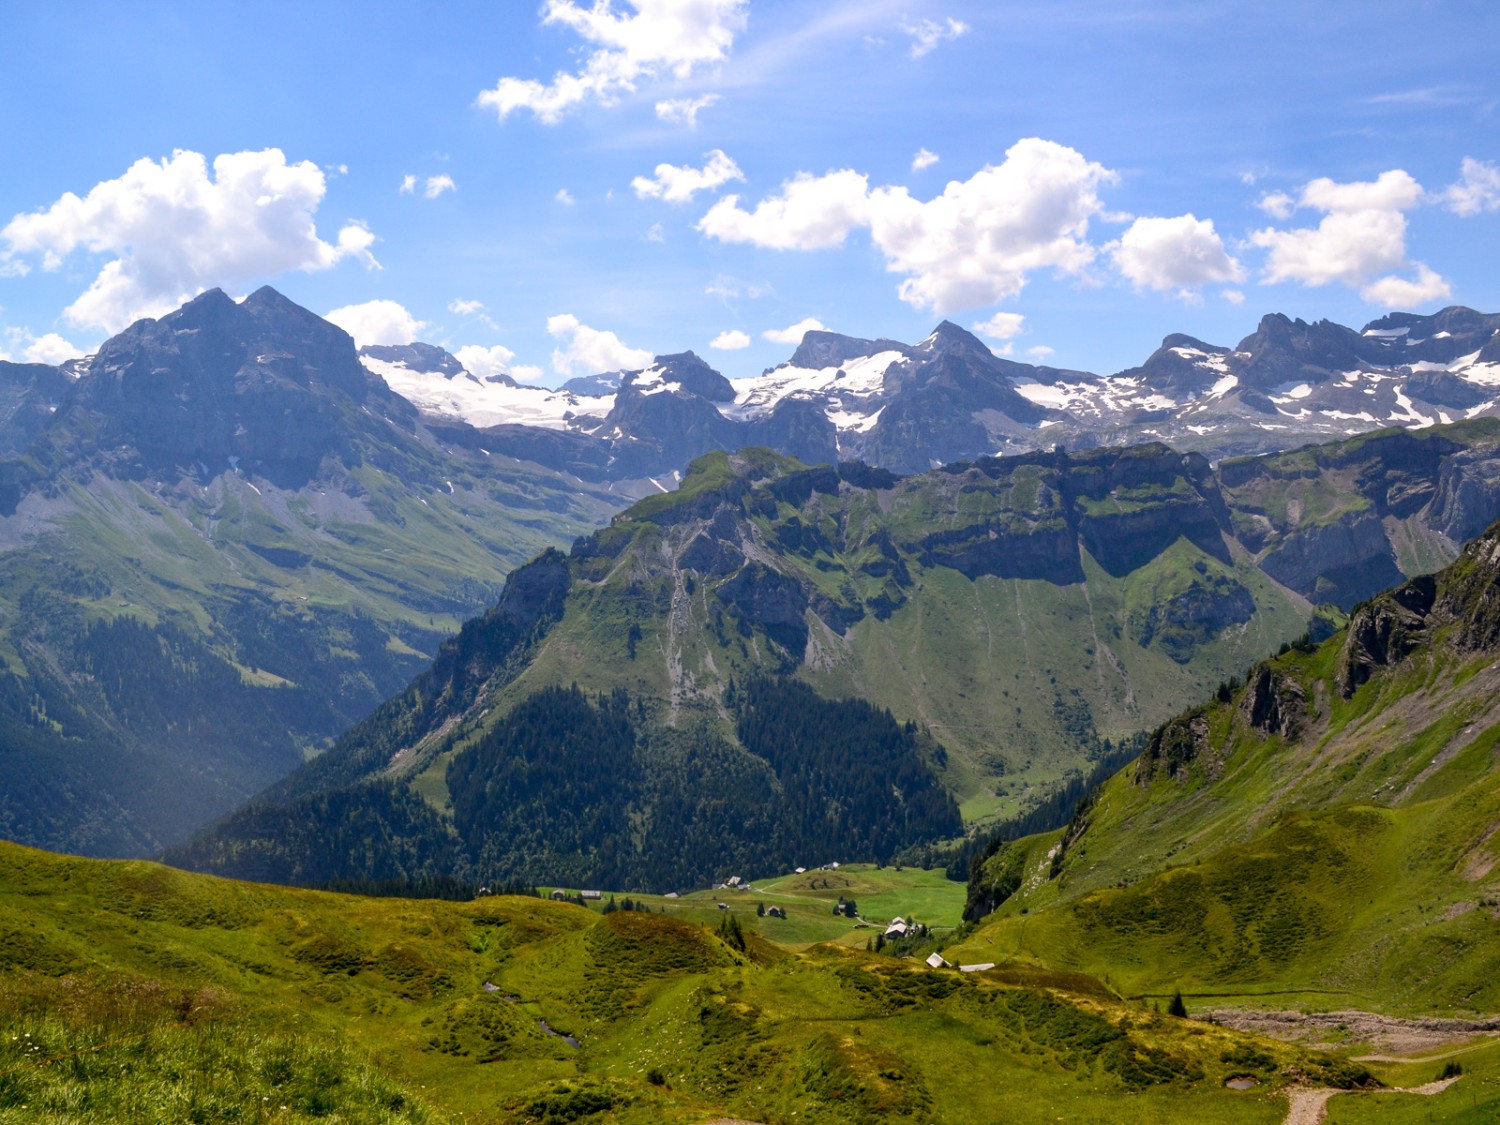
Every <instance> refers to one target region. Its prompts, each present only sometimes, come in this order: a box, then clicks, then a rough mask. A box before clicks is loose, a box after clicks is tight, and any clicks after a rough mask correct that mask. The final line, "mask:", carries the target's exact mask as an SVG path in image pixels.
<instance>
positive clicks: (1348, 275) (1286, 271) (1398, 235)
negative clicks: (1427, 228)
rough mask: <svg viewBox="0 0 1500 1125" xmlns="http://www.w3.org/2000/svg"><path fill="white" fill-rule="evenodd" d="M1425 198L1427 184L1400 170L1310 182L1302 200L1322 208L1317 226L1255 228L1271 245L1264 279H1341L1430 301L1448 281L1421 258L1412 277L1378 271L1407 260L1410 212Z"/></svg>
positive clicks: (1370, 293) (1259, 241)
mask: <svg viewBox="0 0 1500 1125" xmlns="http://www.w3.org/2000/svg"><path fill="white" fill-rule="evenodd" d="M1422 198H1423V192H1422V185H1421V184H1419V183H1417V181H1416V180H1414V179H1413V178H1412V177H1411V176H1410V175H1409V174H1408V173H1406V172H1404V171H1402V170H1401V169H1399V168H1394V169H1392V170H1390V171H1388V172H1382V173H1381V174H1380V175H1379V176H1378V177H1377V178H1376V179H1374V180H1368V181H1356V182H1353V183H1337V182H1335V181H1334V180H1331V179H1328V178H1327V177H1322V178H1320V179H1316V180H1313V181H1312V182H1311V183H1309V184H1307V185H1306V186H1305V187H1304V188H1303V189H1302V193H1301V196H1300V197H1299V198H1298V200H1297V206H1298V207H1306V208H1311V209H1314V210H1318V211H1322V212H1323V213H1324V214H1323V218H1322V220H1321V221H1320V222H1319V223H1318V225H1317V226H1316V227H1301V228H1297V229H1293V230H1276V229H1274V228H1269V227H1268V228H1266V229H1264V230H1258V231H1255V232H1254V233H1252V234H1251V236H1250V242H1251V244H1252V245H1255V246H1259V247H1261V248H1263V249H1265V250H1266V251H1268V256H1267V262H1266V268H1265V274H1264V278H1263V280H1265V281H1266V282H1268V283H1270V282H1277V281H1296V282H1300V283H1301V284H1303V285H1309V286H1319V285H1327V284H1329V283H1330V282H1335V281H1337V282H1341V283H1343V284H1345V285H1348V286H1350V287H1351V288H1354V289H1358V290H1359V291H1360V295H1361V296H1362V297H1364V299H1365V300H1367V301H1370V302H1371V303H1374V304H1390V303H1391V301H1390V298H1392V297H1396V296H1403V297H1407V298H1411V297H1413V296H1414V295H1420V298H1421V300H1432V299H1434V298H1436V297H1439V296H1444V295H1446V293H1447V290H1448V283H1447V282H1446V281H1444V280H1443V279H1442V278H1441V277H1439V276H1438V275H1437V274H1436V273H1434V272H1433V271H1431V270H1429V269H1428V268H1427V267H1426V266H1424V265H1422V264H1421V263H1420V262H1417V263H1412V264H1414V265H1416V267H1417V271H1418V274H1417V278H1416V280H1414V281H1410V280H1404V279H1402V278H1401V277H1399V276H1397V275H1395V274H1389V275H1387V276H1385V277H1377V275H1378V274H1381V273H1383V272H1384V271H1386V270H1397V269H1401V268H1403V267H1405V266H1406V265H1407V261H1406V214H1405V212H1407V211H1410V210H1412V209H1413V208H1415V207H1417V206H1419V205H1420V204H1421V202H1422ZM1409 303H1420V300H1411V301H1410V302H1409Z"/></svg>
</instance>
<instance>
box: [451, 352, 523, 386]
mask: <svg viewBox="0 0 1500 1125" xmlns="http://www.w3.org/2000/svg"><path fill="white" fill-rule="evenodd" d="M453 358H454V359H456V360H458V362H459V363H461V364H463V365H464V370H465V371H467V372H468V373H469V374H470V375H477V376H479V378H481V379H488V378H489V377H490V376H491V375H509V374H510V373H511V361H512V360H514V359H515V358H516V353H515V352H513V351H511V350H510V349H509V348H507V347H506V346H505V345H504V344H496V345H494V346H493V347H488V348H486V347H483V346H482V345H479V344H465V345H464V346H463V347H461V348H459V349H458V351H456V352H454V353H453Z"/></svg>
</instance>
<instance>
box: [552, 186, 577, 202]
mask: <svg viewBox="0 0 1500 1125" xmlns="http://www.w3.org/2000/svg"><path fill="white" fill-rule="evenodd" d="M552 198H553V199H555V200H557V201H558V202H559V203H561V204H562V205H563V206H564V207H571V206H573V204H575V203H577V202H578V200H576V199H574V198H573V193H572V192H571V191H569V190H568V189H567V188H565V187H563V188H558V189H557V194H556V195H554V196H553V197H552Z"/></svg>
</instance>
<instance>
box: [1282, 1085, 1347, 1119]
mask: <svg viewBox="0 0 1500 1125" xmlns="http://www.w3.org/2000/svg"><path fill="white" fill-rule="evenodd" d="M1339 1093H1343V1091H1342V1090H1334V1089H1331V1088H1327V1087H1325V1088H1322V1089H1317V1090H1310V1089H1308V1088H1307V1087H1306V1086H1292V1087H1289V1088H1288V1089H1287V1092H1286V1096H1287V1098H1288V1099H1289V1100H1290V1101H1291V1103H1292V1104H1291V1108H1290V1109H1288V1110H1287V1115H1286V1122H1285V1125H1318V1122H1320V1121H1322V1120H1323V1118H1324V1117H1325V1116H1326V1115H1327V1113H1328V1099H1329V1098H1331V1097H1333V1095H1334V1094H1339Z"/></svg>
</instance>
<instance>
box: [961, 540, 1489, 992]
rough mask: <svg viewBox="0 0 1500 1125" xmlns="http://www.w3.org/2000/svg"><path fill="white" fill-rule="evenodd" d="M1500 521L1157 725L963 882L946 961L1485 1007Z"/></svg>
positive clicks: (1195, 988) (1216, 988) (1129, 980)
mask: <svg viewBox="0 0 1500 1125" xmlns="http://www.w3.org/2000/svg"><path fill="white" fill-rule="evenodd" d="M1497 553H1500V529H1494V528H1492V529H1491V530H1490V531H1489V532H1487V533H1486V534H1485V535H1484V536H1482V537H1481V538H1480V539H1478V540H1476V541H1475V542H1474V543H1472V544H1470V546H1469V547H1467V548H1466V549H1465V551H1464V553H1463V555H1462V556H1461V557H1460V558H1459V560H1458V561H1457V562H1455V563H1454V564H1453V565H1452V566H1451V567H1449V568H1448V569H1447V570H1445V571H1442V572H1440V573H1439V574H1438V575H1437V576H1436V577H1435V579H1434V578H1429V579H1418V580H1414V581H1412V582H1410V583H1407V584H1406V585H1404V586H1402V587H1400V588H1398V589H1397V590H1395V591H1393V592H1391V593H1390V594H1386V595H1382V596H1380V597H1379V598H1376V599H1374V600H1372V601H1371V602H1368V603H1365V604H1364V605H1363V606H1361V607H1359V608H1358V609H1356V611H1355V613H1354V615H1353V617H1352V618H1351V622H1350V625H1349V627H1348V628H1347V629H1346V630H1345V631H1343V632H1341V633H1339V634H1338V635H1336V636H1335V637H1333V638H1332V639H1330V640H1329V641H1327V642H1326V643H1325V644H1323V645H1322V646H1321V647H1319V648H1316V649H1314V648H1311V647H1310V646H1309V648H1308V649H1307V650H1306V651H1298V650H1292V651H1289V652H1287V653H1285V654H1283V655H1282V656H1280V657H1278V658H1276V659H1275V660H1272V661H1269V662H1267V663H1266V664H1264V665H1262V666H1260V667H1259V668H1257V669H1256V670H1255V671H1254V672H1253V673H1252V675H1251V676H1250V677H1249V682H1248V683H1247V684H1246V685H1244V686H1242V687H1240V688H1239V689H1238V690H1236V691H1233V692H1231V691H1228V690H1224V691H1221V692H1220V698H1219V699H1217V700H1216V701H1215V702H1213V703H1210V704H1208V705H1206V706H1203V707H1200V708H1197V709H1195V710H1193V711H1190V712H1188V713H1186V714H1184V715H1182V716H1179V717H1178V718H1176V719H1174V720H1173V721H1172V722H1171V723H1169V724H1167V725H1166V726H1165V727H1163V728H1162V729H1161V730H1159V731H1158V732H1157V734H1156V735H1154V736H1153V738H1152V740H1151V742H1150V744H1149V745H1148V748H1147V751H1146V753H1145V754H1144V755H1143V756H1142V757H1141V759H1140V760H1139V761H1138V762H1136V763H1135V764H1134V765H1133V766H1132V767H1129V768H1127V769H1126V770H1124V771H1122V772H1121V773H1120V774H1118V775H1117V776H1116V777H1114V778H1113V779H1112V780H1111V781H1110V782H1109V783H1108V784H1107V785H1106V786H1104V787H1103V788H1102V789H1101V790H1100V791H1099V792H1098V794H1097V796H1096V798H1095V799H1094V800H1093V801H1092V802H1090V803H1089V804H1087V805H1086V806H1085V807H1084V808H1083V809H1081V810H1080V812H1079V815H1077V816H1076V817H1075V818H1074V822H1073V823H1072V824H1071V825H1069V827H1068V828H1067V829H1065V830H1062V831H1060V832H1056V833H1052V834H1049V835H1047V836H1043V837H1033V838H1029V839H1026V840H1022V841H1018V842H1016V843H1014V844H1010V845H1006V846H1003V847H1001V848H1000V849H998V850H997V851H996V852H995V854H993V855H991V856H990V857H989V858H988V859H987V860H986V861H985V864H984V868H983V870H982V871H981V872H980V873H979V875H978V877H977V878H976V882H975V888H974V890H975V897H976V898H977V899H982V900H984V902H983V904H984V905H989V904H993V903H994V902H996V901H999V902H1000V905H999V908H998V910H997V911H996V912H995V915H994V916H993V918H991V919H989V920H987V921H986V923H985V924H984V925H983V926H982V927H981V928H980V929H979V930H978V931H977V932H975V933H973V934H972V935H970V936H969V937H967V938H966V939H965V941H964V942H963V943H962V944H961V945H960V946H959V947H958V949H957V950H955V952H954V955H955V956H963V957H966V958H969V959H974V958H978V957H980V956H1007V957H1021V958H1023V959H1027V960H1031V961H1035V962H1038V963H1042V964H1046V965H1049V966H1052V967H1057V968H1069V969H1075V970H1081V971H1085V972H1090V973H1095V974H1098V975H1101V976H1104V977H1106V978H1107V979H1109V980H1110V981H1111V982H1112V983H1114V984H1115V985H1116V986H1117V987H1119V988H1120V989H1121V990H1122V991H1124V992H1126V993H1129V994H1147V993H1162V992H1170V991H1171V990H1172V989H1174V988H1177V987H1180V988H1182V989H1183V991H1184V992H1188V993H1191V994H1197V995H1200V996H1204V997H1209V996H1212V997H1236V998H1239V999H1240V1000H1242V1001H1246V1002H1251V1003H1259V1004H1266V1005H1272V1006H1275V1005H1281V1004H1287V1003H1293V1002H1295V1003H1297V1004H1300V1005H1304V1006H1307V1005H1311V1006H1317V1007H1323V1008H1338V1007H1375V1008H1379V1009H1381V1010H1388V1011H1395V1012H1413V1013H1415V1012H1470V1013H1472V1012H1482V1013H1489V1012H1494V1011H1496V1010H1500V988H1497V985H1496V982H1497V981H1500V973H1497V969H1500V941H1497V940H1496V933H1497V930H1496V920H1497V918H1500V870H1497V869H1500V832H1497V829H1500V770H1497V768H1496V767H1497V765H1500V762H1497V755H1500V663H1497V661H1496V654H1497V648H1496V644H1495V640H1496V636H1497V631H1496V625H1495V622H1496V607H1497V605H1500V568H1497V564H1496V558H1497Z"/></svg>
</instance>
